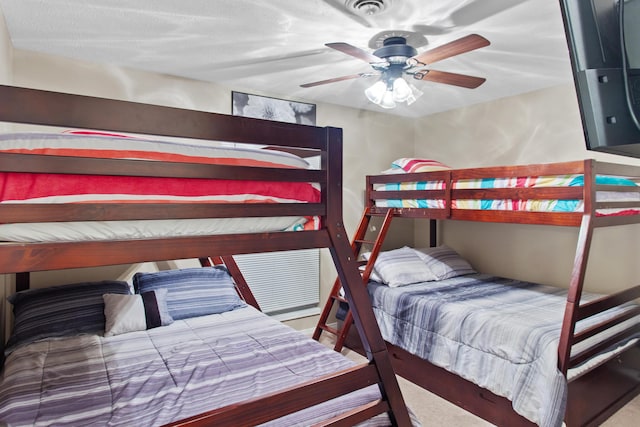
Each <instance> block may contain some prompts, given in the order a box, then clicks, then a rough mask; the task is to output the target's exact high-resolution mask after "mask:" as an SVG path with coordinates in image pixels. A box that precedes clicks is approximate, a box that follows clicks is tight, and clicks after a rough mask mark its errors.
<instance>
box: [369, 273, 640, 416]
mask: <svg viewBox="0 0 640 427" xmlns="http://www.w3.org/2000/svg"><path fill="white" fill-rule="evenodd" d="M367 290H368V292H369V294H370V296H371V299H372V304H373V309H374V313H375V315H376V318H377V320H378V324H379V325H380V331H381V333H382V335H383V337H384V339H385V340H386V341H388V342H390V343H392V344H394V345H396V346H399V347H401V348H404V349H405V350H407V351H409V352H410V353H412V354H415V355H417V356H419V357H421V358H423V359H426V360H428V361H429V362H431V363H432V364H434V365H437V366H439V367H442V368H444V369H447V370H448V371H450V372H453V373H455V374H457V375H459V376H461V377H463V378H465V379H467V380H469V381H471V382H473V383H475V384H477V385H479V386H481V387H484V388H486V389H488V390H490V391H492V392H493V393H495V394H497V395H499V396H503V397H506V398H508V399H509V400H511V401H512V403H513V408H514V410H515V411H516V412H517V413H519V414H521V415H522V416H524V417H525V418H527V419H529V420H531V421H533V422H535V423H537V424H539V425H541V426H559V425H561V424H562V418H563V416H564V410H565V404H566V394H567V382H566V379H565V378H564V376H563V375H562V373H561V372H560V371H559V370H558V367H557V363H558V361H557V353H558V341H559V336H560V327H561V325H562V318H563V314H564V308H565V304H566V290H563V289H558V288H554V287H549V286H543V285H539V284H533V283H528V282H521V281H516V280H511V279H505V278H499V277H493V276H490V275H485V274H469V275H463V276H458V277H454V278H450V279H445V280H440V281H435V282H423V283H416V284H410V285H406V286H402V287H398V288H392V287H389V286H386V285H383V284H381V283H378V282H373V281H372V282H370V283H369V285H368V286H367ZM593 297H595V296H593V295H585V296H583V300H585V301H586V300H589V299H591V298H593ZM619 310H624V309H612V310H609V311H607V312H604V313H602V314H600V315H598V316H596V317H595V318H593V319H586V320H584V321H581V322H579V323H578V324H577V326H576V329H577V330H578V331H580V330H582V329H584V328H587V327H588V326H589V325H591V324H593V323H594V322H596V321H599V320H603V319H604V318H610V317H613V316H614V315H615V314H616V313H619V312H620V311H619ZM632 324H635V325H638V324H640V318H639V317H635V318H633V319H631V320H629V321H628V323H627V324H625V325H622V326H621V327H629V326H631V325H632ZM615 332H616V331H611V330H610V331H608V334H611V333H615ZM607 336H608V335H607ZM603 338H604V336H602V334H599V335H596V336H595V337H592V338H591V339H590V340H591V341H589V340H587V341H585V342H583V343H580V344H579V345H577V346H574V348H573V349H572V351H574V352H579V351H580V350H581V349H584V346H587V345H591V344H593V340H595V339H603ZM637 338H638V337H632V338H631V339H637ZM631 342H633V341H631ZM620 345H621V346H624V345H629V342H623V343H620ZM611 351H616V348H612V349H611ZM580 369H581V368H580V367H578V368H577V370H578V371H580ZM577 373H578V374H579V373H580V372H577ZM570 375H571V373H570Z"/></svg>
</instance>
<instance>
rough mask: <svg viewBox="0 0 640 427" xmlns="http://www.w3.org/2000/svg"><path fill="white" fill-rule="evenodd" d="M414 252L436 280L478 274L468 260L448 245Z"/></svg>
mask: <svg viewBox="0 0 640 427" xmlns="http://www.w3.org/2000/svg"><path fill="white" fill-rule="evenodd" d="M414 251H415V253H416V254H417V255H418V256H419V257H420V259H421V260H422V261H423V262H424V264H425V265H426V266H427V268H429V270H431V272H432V274H433V275H434V276H435V277H436V278H435V279H434V280H444V279H449V278H452V277H457V276H463V275H465V274H473V273H476V271H475V270H474V269H473V267H471V264H469V262H468V261H467V260H465V259H464V258H462V257H461V256H460V255H459V254H458V253H457V252H456V251H454V250H453V249H451V248H450V247H448V246H446V245H441V246H436V247H433V248H420V249H415V250H414Z"/></svg>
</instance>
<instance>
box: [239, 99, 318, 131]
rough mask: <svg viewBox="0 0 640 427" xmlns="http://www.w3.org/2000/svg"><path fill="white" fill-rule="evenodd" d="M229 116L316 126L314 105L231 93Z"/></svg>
mask: <svg viewBox="0 0 640 427" xmlns="http://www.w3.org/2000/svg"><path fill="white" fill-rule="evenodd" d="M231 114H233V115H234V116H242V117H253V118H256V119H266V120H274V121H278V122H287V123H298V124H303V125H315V124H316V105H315V104H307V103H306V102H296V101H287V100H285V99H278V98H271V97H268V96H260V95H251V94H248V93H243V92H235V91H232V92H231Z"/></svg>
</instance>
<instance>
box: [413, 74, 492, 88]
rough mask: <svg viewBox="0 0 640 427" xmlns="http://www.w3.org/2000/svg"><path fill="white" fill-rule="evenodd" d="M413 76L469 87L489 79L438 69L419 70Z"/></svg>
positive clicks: (474, 86)
mask: <svg viewBox="0 0 640 427" xmlns="http://www.w3.org/2000/svg"><path fill="white" fill-rule="evenodd" d="M413 77H414V78H416V79H418V80H426V81H430V82H436V83H444V84H448V85H453V86H460V87H466V88H467V89H475V88H477V87H478V86H480V85H481V84H482V83H484V82H485V81H486V80H487V79H485V78H483V77H474V76H467V75H465V74H456V73H449V72H446V71H438V70H425V71H419V72H417V73H415V74H414V75H413Z"/></svg>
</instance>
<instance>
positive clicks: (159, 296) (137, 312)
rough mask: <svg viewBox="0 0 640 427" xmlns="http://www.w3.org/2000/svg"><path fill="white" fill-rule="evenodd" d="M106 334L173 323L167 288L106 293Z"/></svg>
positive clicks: (142, 329) (111, 334)
mask: <svg viewBox="0 0 640 427" xmlns="http://www.w3.org/2000/svg"><path fill="white" fill-rule="evenodd" d="M102 298H103V300H104V316H105V321H106V322H105V331H104V336H105V337H110V336H114V335H120V334H124V333H127V332H135V331H144V330H146V329H151V328H155V327H158V326H165V325H169V324H171V323H173V318H172V317H171V316H170V315H169V310H168V309H167V290H166V289H158V290H155V291H150V292H145V293H143V294H136V295H120V294H104V295H103V296H102Z"/></svg>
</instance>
